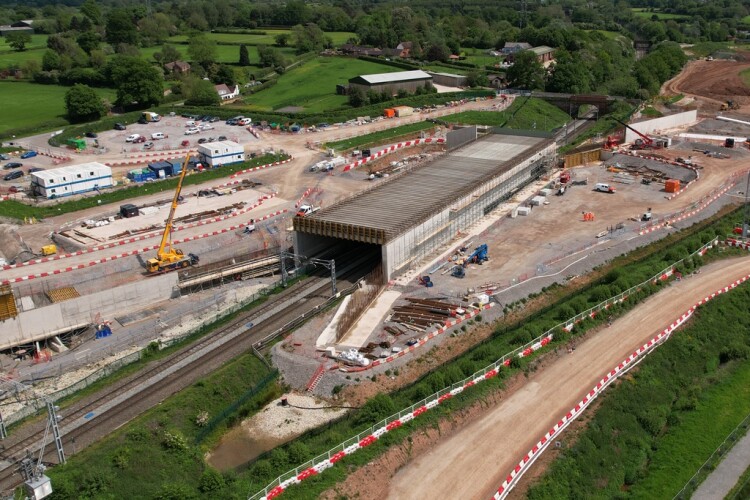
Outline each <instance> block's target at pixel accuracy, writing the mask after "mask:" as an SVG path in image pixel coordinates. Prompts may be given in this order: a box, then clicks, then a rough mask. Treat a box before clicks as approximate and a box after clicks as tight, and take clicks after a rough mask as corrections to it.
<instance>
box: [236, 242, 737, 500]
mask: <svg viewBox="0 0 750 500" xmlns="http://www.w3.org/2000/svg"><path fill="white" fill-rule="evenodd" d="M716 243H717V240H713V241H711V242H709V243H707V244H706V245H704V246H702V247H701V248H700V249H699V250H697V251H696V252H694V253H693V254H691V255H690V257H692V256H693V255H696V254H699V255H703V254H705V253H706V251H707V250H708V249H710V248H712V247H713V246H714V245H715V244H716ZM680 262H682V260H680V261H677V262H675V263H674V264H672V265H671V266H669V267H668V268H666V270H664V271H661V272H660V273H658V274H656V275H655V276H652V277H651V278H649V279H648V280H647V281H644V282H643V283H641V284H639V285H636V286H634V287H632V288H630V289H629V290H628V291H626V292H624V294H618V295H616V296H615V297H612V298H610V299H608V300H606V301H604V302H601V303H600V304H598V305H597V306H594V307H593V308H591V309H589V310H588V311H585V312H583V313H581V314H579V315H576V316H574V318H571V319H570V320H568V321H567V322H565V323H561V324H558V325H556V326H554V327H552V328H551V329H549V330H548V331H547V332H545V333H543V334H542V335H540V336H539V337H537V338H536V339H534V340H533V341H531V342H530V343H528V344H526V345H524V346H522V347H520V348H517V349H514V350H513V351H511V352H510V353H507V354H505V355H504V356H503V357H502V358H500V359H498V360H497V361H495V362H494V363H492V364H491V365H489V366H487V367H485V368H484V369H483V370H480V371H478V372H476V373H475V374H474V375H472V376H470V377H468V378H466V379H464V380H463V381H461V382H457V383H456V384H453V385H452V386H450V387H446V388H445V389H442V390H440V391H438V392H437V393H435V394H433V395H432V396H429V397H427V398H425V399H423V400H422V401H420V402H418V403H416V404H414V405H412V406H410V407H409V408H406V409H404V410H402V411H401V412H399V413H397V414H395V415H391V416H390V417H388V418H386V419H385V420H383V421H381V422H380V423H378V424H376V425H374V426H373V427H371V428H370V429H369V430H367V431H365V432H363V433H360V434H358V435H357V436H355V437H353V438H351V439H349V440H347V441H344V442H343V443H341V444H339V445H338V446H336V447H335V448H332V449H331V450H329V451H328V452H327V453H325V454H323V455H320V456H318V457H316V458H314V459H313V460H310V461H308V462H306V463H305V464H303V465H301V466H300V467H297V468H296V469H294V470H291V471H288V472H287V473H286V474H283V475H281V476H279V477H278V478H276V480H274V481H273V482H272V483H271V484H269V485H267V486H266V487H265V488H264V489H263V490H261V491H259V492H257V493H256V494H254V495H252V496H251V497H250V498H249V500H268V499H271V498H275V497H277V496H279V495H281V494H282V493H283V492H284V490H286V489H287V488H288V487H289V486H291V485H294V484H299V483H301V482H302V481H303V480H305V479H307V478H309V477H312V476H315V475H317V474H319V473H320V472H322V471H324V470H325V469H328V468H330V467H333V466H334V465H335V464H336V462H338V461H339V460H341V459H342V458H344V457H345V456H347V455H351V454H352V453H354V452H356V451H357V450H358V449H360V448H364V447H366V446H369V445H370V444H372V443H374V442H376V441H377V440H378V439H379V438H380V437H381V436H382V435H383V434H386V433H387V432H389V431H391V430H393V429H396V428H398V427H401V426H402V425H403V424H405V423H407V422H409V421H411V420H413V419H414V418H415V417H418V416H419V415H421V414H422V413H424V412H426V411H428V410H430V409H432V408H435V407H436V406H438V405H440V404H441V403H444V402H445V401H447V400H449V399H450V398H452V397H453V396H455V395H456V394H459V393H461V392H463V391H464V390H465V389H467V388H469V387H471V386H474V385H476V384H477V383H479V382H482V381H483V380H489V379H491V378H493V377H495V376H496V375H497V374H498V372H499V370H500V368H501V367H503V366H505V367H507V366H509V365H510V363H511V359H513V358H514V357H520V358H523V357H526V356H530V355H531V354H533V353H534V352H536V351H538V350H540V349H542V348H543V347H545V346H546V345H548V344H549V343H550V342H552V339H553V334H552V332H553V331H554V330H555V329H556V328H558V327H563V328H565V325H566V324H570V325H571V328H572V324H574V323H577V322H578V321H580V320H577V318H583V317H584V316H588V317H592V318H593V317H594V316H595V315H596V312H597V311H599V310H602V309H607V308H609V307H610V306H611V305H612V304H613V303H616V302H622V301H623V300H625V299H626V298H627V294H629V293H632V292H633V291H637V290H639V289H640V287H642V286H645V285H646V284H648V283H650V282H651V281H652V280H658V279H661V278H662V277H663V276H664V275H665V274H667V272H670V271H671V270H672V269H674V266H676V265H678V264H679V263H680ZM748 277H750V276H748ZM746 279H747V277H746V278H743V279H742V280H739V281H738V282H742V281H745V280H746ZM738 282H736V283H738ZM735 286H736V285H735ZM731 288H733V287H731ZM719 293H721V292H719ZM712 297H713V296H712ZM704 300H707V299H704ZM701 303H702V301H701V302H699V303H698V305H700V304H701ZM683 321H684V320H683ZM428 337H429V336H428ZM433 337H434V334H433ZM422 340H424V339H422ZM417 345H423V344H417ZM412 347H416V346H412ZM403 352H405V351H402V353H403ZM402 353H399V354H398V355H395V356H392V357H391V358H393V359H396V358H398V357H400V355H401V354H402ZM376 362H377V361H376ZM373 364H374V363H373ZM522 462H523V461H522ZM519 472H520V469H519ZM516 475H518V472H517V473H516ZM507 491H510V490H509V489H508V490H507ZM506 494H507V493H506Z"/></svg>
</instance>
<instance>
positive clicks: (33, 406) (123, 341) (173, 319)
mask: <svg viewBox="0 0 750 500" xmlns="http://www.w3.org/2000/svg"><path fill="white" fill-rule="evenodd" d="M279 286H281V280H278V281H275V282H273V283H270V284H269V285H267V286H264V287H263V288H261V289H260V290H258V291H257V292H255V293H253V294H252V295H250V296H248V297H245V298H244V299H242V300H237V301H234V303H233V304H232V305H231V306H229V307H227V308H224V309H221V310H220V311H214V312H211V313H210V314H207V315H205V316H203V317H202V319H201V321H200V323H198V324H197V325H195V326H194V327H193V328H190V329H189V330H187V331H185V332H184V333H182V334H180V335H176V336H174V337H171V338H170V339H169V340H165V341H159V349H164V348H166V347H170V346H172V345H175V344H178V343H180V342H182V341H184V340H185V339H187V338H189V337H191V336H193V335H196V334H198V333H200V332H201V331H203V330H204V329H206V328H209V327H210V325H212V324H214V323H216V322H218V321H221V320H223V319H225V318H227V317H229V316H230V315H232V314H234V313H236V312H237V311H239V310H241V309H242V308H244V307H246V306H248V305H249V304H251V303H253V302H255V301H256V300H258V299H260V298H263V297H266V296H268V295H269V294H270V293H271V290H273V289H274V288H277V287H279ZM211 308H213V307H212V306H211V307H209V309H211ZM182 319H183V318H182V316H181V313H179V312H178V313H176V315H175V316H170V315H168V314H166V313H162V314H161V319H160V321H161V323H173V324H177V323H179V322H180V321H181V320H182ZM143 328H145V329H152V328H153V327H152V326H151V325H144V326H143ZM117 340H119V342H116V341H117ZM108 341H110V342H111V341H115V342H116V343H115V344H112V345H111V348H112V351H113V352H114V351H118V350H122V349H125V348H127V347H129V346H130V345H132V344H133V335H128V336H122V337H120V338H119V339H118V337H117V335H113V336H111V337H108ZM149 353H150V349H149V347H148V346H146V347H144V348H142V349H139V350H138V351H136V352H134V353H131V354H128V355H126V356H123V357H121V358H119V359H117V360H115V361H113V362H111V363H108V364H107V365H105V366H103V367H102V368H99V369H98V370H96V371H94V372H93V373H91V374H89V375H87V376H86V377H83V378H82V379H81V380H79V381H77V382H74V383H72V384H70V385H69V386H67V387H64V388H62V389H60V390H58V391H55V392H53V393H51V394H48V395H47V398H48V399H50V400H52V401H58V400H60V399H61V398H64V397H66V396H70V395H71V394H75V393H77V392H78V391H80V390H82V389H85V388H86V387H88V386H90V385H91V384H93V383H94V382H96V381H97V380H100V379H102V378H104V377H107V376H108V375H110V374H112V373H114V372H116V371H117V370H119V369H120V368H122V367H124V366H127V365H129V364H131V363H134V362H136V361H139V360H141V359H143V358H147V357H148V356H149ZM92 361H94V360H89V362H92ZM79 365H80V361H79V360H71V361H70V363H68V364H64V363H61V364H59V365H57V366H56V367H55V368H54V373H49V374H45V376H43V377H38V378H39V379H40V380H41V379H47V378H54V377H62V376H63V374H66V373H69V372H71V371H72V370H75V369H77V368H79ZM31 385H34V380H32V381H31ZM26 403H27V406H24V407H23V408H21V409H20V410H19V411H16V412H14V413H10V414H8V415H6V414H5V412H4V413H3V420H4V421H5V423H6V425H9V424H11V423H14V422H18V421H19V420H21V419H23V418H26V417H28V416H30V415H33V414H34V413H36V412H37V411H39V410H41V409H44V402H43V401H40V400H39V399H36V398H34V399H29V400H28V401H26Z"/></svg>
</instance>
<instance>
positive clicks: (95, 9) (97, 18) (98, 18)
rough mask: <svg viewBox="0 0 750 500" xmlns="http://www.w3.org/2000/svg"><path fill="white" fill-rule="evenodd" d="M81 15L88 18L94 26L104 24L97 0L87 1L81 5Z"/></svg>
mask: <svg viewBox="0 0 750 500" xmlns="http://www.w3.org/2000/svg"><path fill="white" fill-rule="evenodd" d="M81 14H83V15H84V16H86V17H87V18H88V19H90V20H91V22H93V23H94V24H97V25H99V24H102V11H101V10H100V9H99V6H98V5H97V4H96V0H86V1H85V2H83V3H82V4H81Z"/></svg>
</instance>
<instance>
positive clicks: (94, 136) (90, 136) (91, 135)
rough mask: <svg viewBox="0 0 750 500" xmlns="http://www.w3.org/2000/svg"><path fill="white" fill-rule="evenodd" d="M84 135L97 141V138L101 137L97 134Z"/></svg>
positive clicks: (87, 133) (88, 133)
mask: <svg viewBox="0 0 750 500" xmlns="http://www.w3.org/2000/svg"><path fill="white" fill-rule="evenodd" d="M83 135H85V136H86V137H88V138H90V139H96V138H97V137H99V136H98V135H97V134H96V133H95V132H86V133H85V134H83Z"/></svg>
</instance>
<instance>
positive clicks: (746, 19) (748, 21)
mask: <svg viewBox="0 0 750 500" xmlns="http://www.w3.org/2000/svg"><path fill="white" fill-rule="evenodd" d="M740 22H741V23H742V24H750V16H745V17H743V18H742V19H740Z"/></svg>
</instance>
